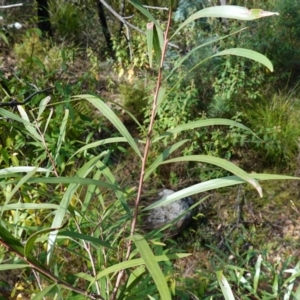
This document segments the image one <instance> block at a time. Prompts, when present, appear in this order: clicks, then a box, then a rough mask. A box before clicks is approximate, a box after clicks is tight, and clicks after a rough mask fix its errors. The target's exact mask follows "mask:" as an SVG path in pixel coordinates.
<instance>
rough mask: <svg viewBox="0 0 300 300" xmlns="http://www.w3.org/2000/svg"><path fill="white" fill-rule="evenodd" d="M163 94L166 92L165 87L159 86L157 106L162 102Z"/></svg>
mask: <svg viewBox="0 0 300 300" xmlns="http://www.w3.org/2000/svg"><path fill="white" fill-rule="evenodd" d="M165 94H166V88H165V87H163V86H161V87H160V89H159V91H158V96H157V107H159V106H160V105H161V103H162V102H163V100H164V99H165Z"/></svg>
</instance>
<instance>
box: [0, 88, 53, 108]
mask: <svg viewBox="0 0 300 300" xmlns="http://www.w3.org/2000/svg"><path fill="white" fill-rule="evenodd" d="M51 90H53V88H52V87H50V88H46V89H43V90H39V91H36V92H34V93H33V94H31V95H30V96H28V97H27V98H25V100H24V101H22V102H19V101H17V100H14V99H13V100H11V101H10V102H2V103H0V107H6V106H9V107H15V106H17V105H23V104H26V103H27V102H29V101H30V100H31V99H32V98H33V97H34V96H35V95H38V94H41V93H44V92H48V91H51Z"/></svg>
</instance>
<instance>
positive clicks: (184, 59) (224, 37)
mask: <svg viewBox="0 0 300 300" xmlns="http://www.w3.org/2000/svg"><path fill="white" fill-rule="evenodd" d="M247 28H248V27H244V28H242V29H240V30H237V31H235V32H233V33H230V34H228V35H225V36H222V37H220V38H214V39H211V40H210V41H208V42H206V43H203V44H201V45H199V46H197V47H195V48H193V49H192V50H191V51H189V52H188V53H187V54H186V55H184V56H183V57H181V58H179V59H178V60H177V61H176V62H175V65H174V67H173V69H172V70H171V72H169V73H168V75H167V76H166V77H165V78H164V81H167V80H168V78H170V77H171V75H172V74H173V73H174V72H175V70H176V69H178V68H179V67H180V66H181V65H182V64H183V62H185V61H186V60H187V59H188V58H189V57H190V56H191V55H193V54H194V52H196V51H197V50H199V49H201V48H203V47H206V46H208V45H211V44H214V43H217V42H219V41H221V40H224V39H226V38H228V37H230V36H232V35H235V34H238V33H240V32H241V31H243V30H245V29H247Z"/></svg>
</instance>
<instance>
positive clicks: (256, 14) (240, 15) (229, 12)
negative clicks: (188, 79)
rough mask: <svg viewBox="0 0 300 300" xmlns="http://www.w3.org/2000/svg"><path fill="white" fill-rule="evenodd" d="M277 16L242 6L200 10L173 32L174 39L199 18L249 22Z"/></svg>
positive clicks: (214, 7)
mask: <svg viewBox="0 0 300 300" xmlns="http://www.w3.org/2000/svg"><path fill="white" fill-rule="evenodd" d="M272 15H279V13H277V12H269V11H263V10H261V9H248V8H246V7H242V6H235V5H221V6H212V7H207V8H204V9H201V10H200V11H198V12H196V13H194V14H192V15H191V16H190V17H189V18H187V19H186V20H185V21H184V22H183V23H182V24H181V25H180V26H179V27H178V29H177V30H176V31H175V32H174V34H173V35H172V37H174V36H175V35H176V34H177V33H178V32H179V31H180V30H181V29H182V28H183V27H185V26H186V25H188V24H190V23H191V22H194V21H195V20H197V19H200V18H228V19H236V20H243V21H251V20H255V19H258V18H262V17H268V16H272Z"/></svg>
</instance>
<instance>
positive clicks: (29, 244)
mask: <svg viewBox="0 0 300 300" xmlns="http://www.w3.org/2000/svg"><path fill="white" fill-rule="evenodd" d="M67 224H68V222H65V224H63V225H62V226H61V227H59V228H46V229H43V230H39V231H37V232H35V233H33V234H32V235H31V236H30V237H29V238H28V239H27V241H26V243H25V246H24V255H25V257H30V255H32V253H31V252H32V249H33V246H34V243H35V241H36V239H37V238H38V237H39V236H41V235H43V234H46V233H49V232H51V231H55V230H59V229H61V228H63V227H65V226H67Z"/></svg>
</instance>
